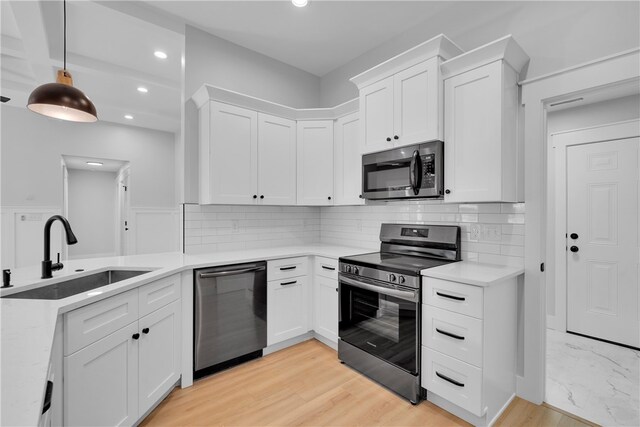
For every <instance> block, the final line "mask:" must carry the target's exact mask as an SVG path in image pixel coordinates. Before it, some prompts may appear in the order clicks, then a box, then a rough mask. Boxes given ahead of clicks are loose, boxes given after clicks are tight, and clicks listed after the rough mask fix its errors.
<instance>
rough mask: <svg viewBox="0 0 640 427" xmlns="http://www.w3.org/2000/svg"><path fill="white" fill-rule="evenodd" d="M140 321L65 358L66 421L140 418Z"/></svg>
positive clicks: (125, 422)
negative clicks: (134, 336) (137, 337)
mask: <svg viewBox="0 0 640 427" xmlns="http://www.w3.org/2000/svg"><path fill="white" fill-rule="evenodd" d="M138 332H139V331H138V323H137V322H135V323H132V324H130V325H128V326H125V327H124V328H122V329H119V330H118V331H116V332H114V333H112V334H111V335H109V336H107V337H105V338H103V339H101V340H99V341H97V342H95V343H93V344H91V345H89V346H88V347H85V348H83V349H82V350H80V351H77V352H76V353H74V354H72V355H70V356H67V357H65V360H64V424H65V425H69V426H97V425H101V426H120V425H132V424H133V423H135V422H136V421H137V419H138V413H139V412H138V351H139V346H138V342H137V341H136V340H134V339H133V338H132V336H133V335H134V334H136V333H138Z"/></svg>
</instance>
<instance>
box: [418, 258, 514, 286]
mask: <svg viewBox="0 0 640 427" xmlns="http://www.w3.org/2000/svg"><path fill="white" fill-rule="evenodd" d="M521 274H524V267H516V266H509V265H498V264H485V263H480V262H475V261H460V262H452V263H450V264H445V265H440V266H438V267H433V268H427V269H425V270H422V275H423V276H424V277H433V278H436V279H442V280H449V281H452V282H459V283H466V284H468V285H474V286H483V287H486V286H491V285H493V284H495V283H498V282H502V281H503V280H507V279H511V278H514V277H517V276H519V275H521Z"/></svg>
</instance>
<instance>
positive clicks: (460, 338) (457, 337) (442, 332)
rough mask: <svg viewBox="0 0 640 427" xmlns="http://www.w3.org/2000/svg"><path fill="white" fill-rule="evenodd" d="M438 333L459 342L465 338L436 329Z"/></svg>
mask: <svg viewBox="0 0 640 427" xmlns="http://www.w3.org/2000/svg"><path fill="white" fill-rule="evenodd" d="M436 332H437V333H439V334H442V335H446V336H448V337H451V338H455V339H457V340H464V337H463V336H461V335H456V334H452V333H451V332H447V331H443V330H442V329H438V328H436Z"/></svg>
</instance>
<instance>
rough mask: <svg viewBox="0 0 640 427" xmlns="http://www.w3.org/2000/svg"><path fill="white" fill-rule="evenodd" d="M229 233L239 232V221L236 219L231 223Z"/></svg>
mask: <svg viewBox="0 0 640 427" xmlns="http://www.w3.org/2000/svg"><path fill="white" fill-rule="evenodd" d="M231 231H233V232H234V233H239V232H240V221H238V220H237V219H234V220H232V221H231Z"/></svg>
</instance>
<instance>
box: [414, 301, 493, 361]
mask: <svg viewBox="0 0 640 427" xmlns="http://www.w3.org/2000/svg"><path fill="white" fill-rule="evenodd" d="M422 344H423V345H426V346H427V347H429V348H431V349H433V350H437V351H439V352H441V353H444V354H446V355H447V356H452V357H455V358H456V359H460V360H462V361H463V362H467V363H470V364H472V365H475V366H477V367H482V320H480V319H476V318H474V317H469V316H465V315H463V314H458V313H454V312H452V311H447V310H443V309H441V308H437V307H434V306H431V305H424V304H423V305H422Z"/></svg>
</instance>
